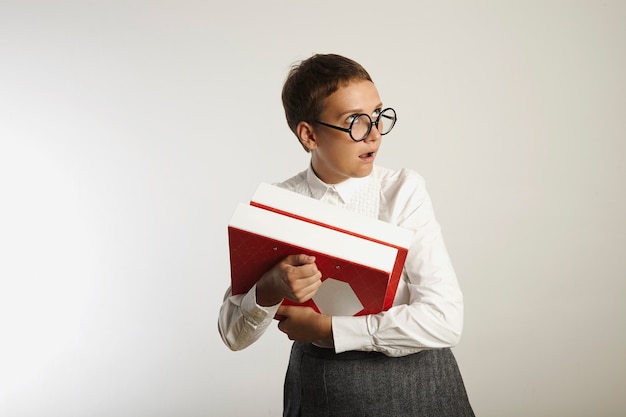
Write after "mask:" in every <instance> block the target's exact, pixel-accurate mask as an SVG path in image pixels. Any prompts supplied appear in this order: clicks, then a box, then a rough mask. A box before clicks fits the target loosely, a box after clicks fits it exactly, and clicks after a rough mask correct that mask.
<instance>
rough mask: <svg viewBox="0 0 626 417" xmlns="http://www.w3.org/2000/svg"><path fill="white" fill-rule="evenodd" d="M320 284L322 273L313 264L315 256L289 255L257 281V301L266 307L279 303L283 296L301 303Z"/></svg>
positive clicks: (312, 293) (311, 294)
mask: <svg viewBox="0 0 626 417" xmlns="http://www.w3.org/2000/svg"><path fill="white" fill-rule="evenodd" d="M320 285H322V273H321V272H320V271H319V270H318V269H317V265H315V256H309V255H304V254H300V255H289V256H287V257H286V258H285V259H283V260H282V261H280V262H279V263H277V264H276V265H275V266H274V267H273V268H272V269H270V270H269V271H267V272H266V273H265V274H263V276H262V277H261V279H260V280H259V282H257V288H256V298H257V303H258V304H259V305H261V306H264V307H268V306H273V305H276V304H278V303H280V302H281V301H282V300H283V298H287V299H289V300H291V301H294V302H296V303H302V302H305V301H307V300H310V299H311V298H312V297H313V296H314V295H315V293H316V292H317V290H318V289H319V287H320Z"/></svg>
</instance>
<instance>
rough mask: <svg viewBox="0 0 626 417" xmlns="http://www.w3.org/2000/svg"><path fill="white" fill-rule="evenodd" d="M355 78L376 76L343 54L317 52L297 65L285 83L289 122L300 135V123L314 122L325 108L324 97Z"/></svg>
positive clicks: (296, 133)
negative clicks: (323, 107) (298, 130)
mask: <svg viewBox="0 0 626 417" xmlns="http://www.w3.org/2000/svg"><path fill="white" fill-rule="evenodd" d="M355 80H359V81H361V80H362V81H365V80H366V81H372V78H371V77H370V75H369V74H368V73H367V71H366V70H365V68H363V67H362V66H361V65H360V64H358V63H357V62H355V61H353V60H351V59H349V58H346V57H343V56H341V55H335V54H323V55H322V54H316V55H313V56H312V57H310V58H308V59H305V60H303V61H301V62H300V63H297V64H295V65H293V66H292V67H291V70H290V71H289V74H288V75H287V79H286V80H285V84H284V85H283V91H282V100H283V107H284V109H285V117H286V118H287V124H288V125H289V128H290V129H291V131H292V132H293V133H294V134H295V135H296V137H297V136H298V132H297V130H296V128H297V126H298V123H300V122H302V121H304V122H308V123H313V121H314V120H315V119H317V118H318V117H319V115H320V113H321V112H322V105H323V102H324V100H325V99H326V98H327V97H328V96H330V95H331V94H332V93H334V92H335V91H337V89H338V88H339V87H340V86H344V85H346V84H348V83H349V82H351V81H355ZM299 139H300V138H298V140H299ZM303 147H304V145H303ZM304 149H305V150H306V151H307V152H308V151H309V150H308V149H307V148H306V147H304Z"/></svg>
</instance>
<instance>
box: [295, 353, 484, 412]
mask: <svg viewBox="0 0 626 417" xmlns="http://www.w3.org/2000/svg"><path fill="white" fill-rule="evenodd" d="M283 416H284V417H309V416H310V417H331V416H336V417H350V416H355V417H366V416H368V417H369V416H371V417H378V416H381V417H383V416H384V417H390V416H392V417H403V416H420V417H424V416H429V417H435V416H436V417H444V416H446V417H447V416H450V417H473V416H474V412H473V411H472V407H471V405H470V403H469V400H468V398H467V393H466V391H465V386H464V384H463V379H462V378H461V374H460V372H459V368H458V366H457V363H456V360H455V359H454V355H453V354H452V351H451V350H450V349H434V350H424V351H421V352H419V353H415V354H412V355H408V356H403V357H399V358H392V357H388V356H385V355H384V354H382V353H378V352H345V353H340V354H335V353H334V352H333V351H332V350H331V349H322V348H318V347H316V346H313V345H311V344H305V343H298V342H296V343H294V344H293V347H292V349H291V357H290V359H289V367H288V368H287V375H286V377H285V387H284V411H283Z"/></svg>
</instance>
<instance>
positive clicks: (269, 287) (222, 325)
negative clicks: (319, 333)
mask: <svg viewBox="0 0 626 417" xmlns="http://www.w3.org/2000/svg"><path fill="white" fill-rule="evenodd" d="M320 285H321V273H320V272H319V271H318V269H317V266H316V265H315V257H313V256H307V255H290V256H288V257H286V258H285V259H283V260H282V261H281V262H279V263H278V264H276V265H275V266H274V267H273V268H272V269H271V270H269V271H267V272H266V273H265V274H263V276H262V277H261V279H260V280H259V282H257V284H256V285H254V286H253V287H252V288H251V289H250V291H248V293H246V294H239V295H232V294H231V290H230V289H229V290H228V291H227V292H226V295H225V296H224V302H223V304H222V307H221V309H220V315H219V319H218V329H219V332H220V335H221V337H222V340H223V341H224V343H225V344H226V345H227V346H228V347H229V348H230V349H231V350H241V349H244V348H246V347H248V346H249V345H251V344H252V343H254V342H255V341H256V340H258V339H259V337H261V335H262V334H263V333H264V332H265V331H266V330H267V327H268V326H269V324H270V323H271V322H272V318H274V316H275V314H276V313H277V311H278V307H279V306H280V303H281V302H282V300H283V299H284V298H289V299H291V300H293V301H296V302H304V301H306V300H308V299H310V298H311V297H313V295H315V292H316V291H317V289H318V288H319V286H320Z"/></svg>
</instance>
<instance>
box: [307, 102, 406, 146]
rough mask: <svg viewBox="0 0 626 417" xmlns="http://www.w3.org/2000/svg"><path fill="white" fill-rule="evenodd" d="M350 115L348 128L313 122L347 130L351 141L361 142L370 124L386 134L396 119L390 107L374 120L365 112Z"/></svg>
mask: <svg viewBox="0 0 626 417" xmlns="http://www.w3.org/2000/svg"><path fill="white" fill-rule="evenodd" d="M351 117H352V121H351V122H350V127H348V128H345V127H339V126H333V125H330V124H328V123H324V122H320V121H319V120H314V122H315V123H319V124H321V125H323V126H326V127H330V128H332V129H337V130H341V131H342V132H347V133H349V134H350V138H351V139H352V140H353V141H355V142H361V141H363V140H365V138H367V137H368V136H369V134H370V132H371V131H372V126H376V129H378V131H379V132H380V134H381V135H386V134H387V133H389V132H391V129H393V127H394V126H395V124H396V122H397V121H398V117H397V116H396V111H395V110H394V109H392V108H391V107H387V108H386V109H385V110H383V111H381V112H380V114H379V115H378V117H377V118H376V120H372V118H371V117H370V116H369V115H367V114H365V113H361V114H355V115H353V116H351Z"/></svg>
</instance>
